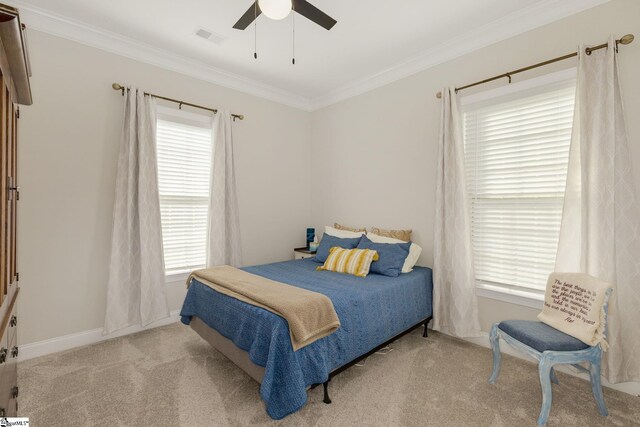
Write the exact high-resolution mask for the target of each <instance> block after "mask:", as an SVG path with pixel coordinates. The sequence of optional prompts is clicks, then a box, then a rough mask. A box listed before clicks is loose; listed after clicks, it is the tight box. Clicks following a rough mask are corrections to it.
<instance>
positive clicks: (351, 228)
mask: <svg viewBox="0 0 640 427" xmlns="http://www.w3.org/2000/svg"><path fill="white" fill-rule="evenodd" d="M333 228H335V229H336V230H345V231H353V232H354V233H364V232H366V231H367V229H366V228H353V227H346V226H344V225H340V224H338V223H337V222H334V223H333Z"/></svg>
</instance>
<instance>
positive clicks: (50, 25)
mask: <svg viewBox="0 0 640 427" xmlns="http://www.w3.org/2000/svg"><path fill="white" fill-rule="evenodd" d="M8 3H10V4H11V5H12V6H14V7H17V8H18V9H19V10H20V15H21V21H22V22H24V23H26V25H27V27H28V28H29V29H31V30H36V31H40V32H43V33H47V34H51V35H54V36H57V37H61V38H64V39H67V40H71V41H74V42H77V43H81V44H84V45H88V46H91V47H95V48H98V49H101V50H104V51H107V52H110V53H114V54H117V55H120V56H124V57H126V58H130V59H134V60H136V61H140V62H144V63H147V64H151V65H155V66H157V67H161V68H164V69H167V70H170V71H175V72H177V73H180V74H184V75H186V76H189V77H194V78H197V79H199V80H204V81H206V82H209V83H214V84H217V85H220V86H223V87H226V88H229V89H235V90H237V91H240V92H243V93H246V94H249V95H254V96H257V97H260V98H264V99H268V100H270V101H274V102H277V103H280V104H284V105H288V106H290V107H294V108H298V109H301V110H305V111H310V104H309V100H308V99H307V98H305V97H304V96H300V95H298V94H295V93H292V92H287V91H284V90H282V89H279V88H276V87H273V86H269V85H266V84H264V83H260V82H258V81H255V80H251V79H248V78H245V77H242V76H239V75H236V74H233V73H230V72H228V71H225V70H222V69H220V68H216V67H214V66H211V65H209V64H206V63H204V62H202V61H197V60H194V59H191V58H187V57H185V56H182V55H178V54H175V53H173V52H170V51H168V50H165V49H160V48H157V47H155V46H152V45H149V44H146V43H142V42H139V41H137V40H134V39H131V38H128V37H124V36H122V35H120V34H117V33H114V32H111V31H107V30H104V29H102V28H98V27H95V26H91V25H88V24H85V23H83V22H80V21H77V20H74V19H70V18H68V17H66V16H62V15H58V14H56V13H54V12H51V11H48V10H45V9H42V8H39V7H36V6H33V5H30V4H28V3H27V2H24V1H19V0H16V1H9V2H8Z"/></svg>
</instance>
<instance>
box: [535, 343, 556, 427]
mask: <svg viewBox="0 0 640 427" xmlns="http://www.w3.org/2000/svg"><path fill="white" fill-rule="evenodd" d="M552 368H553V363H552V362H551V360H549V359H548V358H547V357H545V356H544V354H543V356H542V358H541V359H540V365H538V374H539V376H540V387H541V388H542V408H541V409H540V416H539V417H538V425H539V426H545V425H547V419H548V418H549V412H550V411H551V401H552V394H551V393H552V391H551V369H552Z"/></svg>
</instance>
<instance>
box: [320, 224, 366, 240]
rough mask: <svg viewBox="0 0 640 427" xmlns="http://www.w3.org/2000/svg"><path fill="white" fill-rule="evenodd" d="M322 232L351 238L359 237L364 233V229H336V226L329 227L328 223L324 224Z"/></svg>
mask: <svg viewBox="0 0 640 427" xmlns="http://www.w3.org/2000/svg"><path fill="white" fill-rule="evenodd" d="M324 232H325V233H327V234H328V235H329V236H333V237H339V238H341V239H353V238H355V237H360V236H362V235H364V231H358V232H355V231H347V230H338V229H337V228H333V227H329V226H328V225H325V226H324Z"/></svg>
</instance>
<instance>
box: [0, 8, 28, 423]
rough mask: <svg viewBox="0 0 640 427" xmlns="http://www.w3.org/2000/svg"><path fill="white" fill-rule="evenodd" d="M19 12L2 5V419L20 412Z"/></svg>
mask: <svg viewBox="0 0 640 427" xmlns="http://www.w3.org/2000/svg"><path fill="white" fill-rule="evenodd" d="M23 31H24V27H23V25H22V24H21V23H20V17H19V15H18V10H17V9H15V8H13V7H10V6H6V5H3V4H0V83H1V84H0V334H1V335H0V416H8V417H11V416H16V415H17V411H18V391H19V388H18V384H17V369H16V368H17V361H18V354H19V349H18V340H17V338H18V333H17V330H18V316H17V312H16V302H17V299H18V294H19V291H20V289H19V287H18V280H19V279H20V274H19V273H18V260H17V244H18V239H17V221H18V201H19V200H20V189H19V187H18V119H19V118H20V110H19V107H18V105H19V104H26V105H29V104H31V103H32V100H31V88H30V85H29V74H30V71H29V61H28V57H27V54H26V46H25V42H24V37H23Z"/></svg>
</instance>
